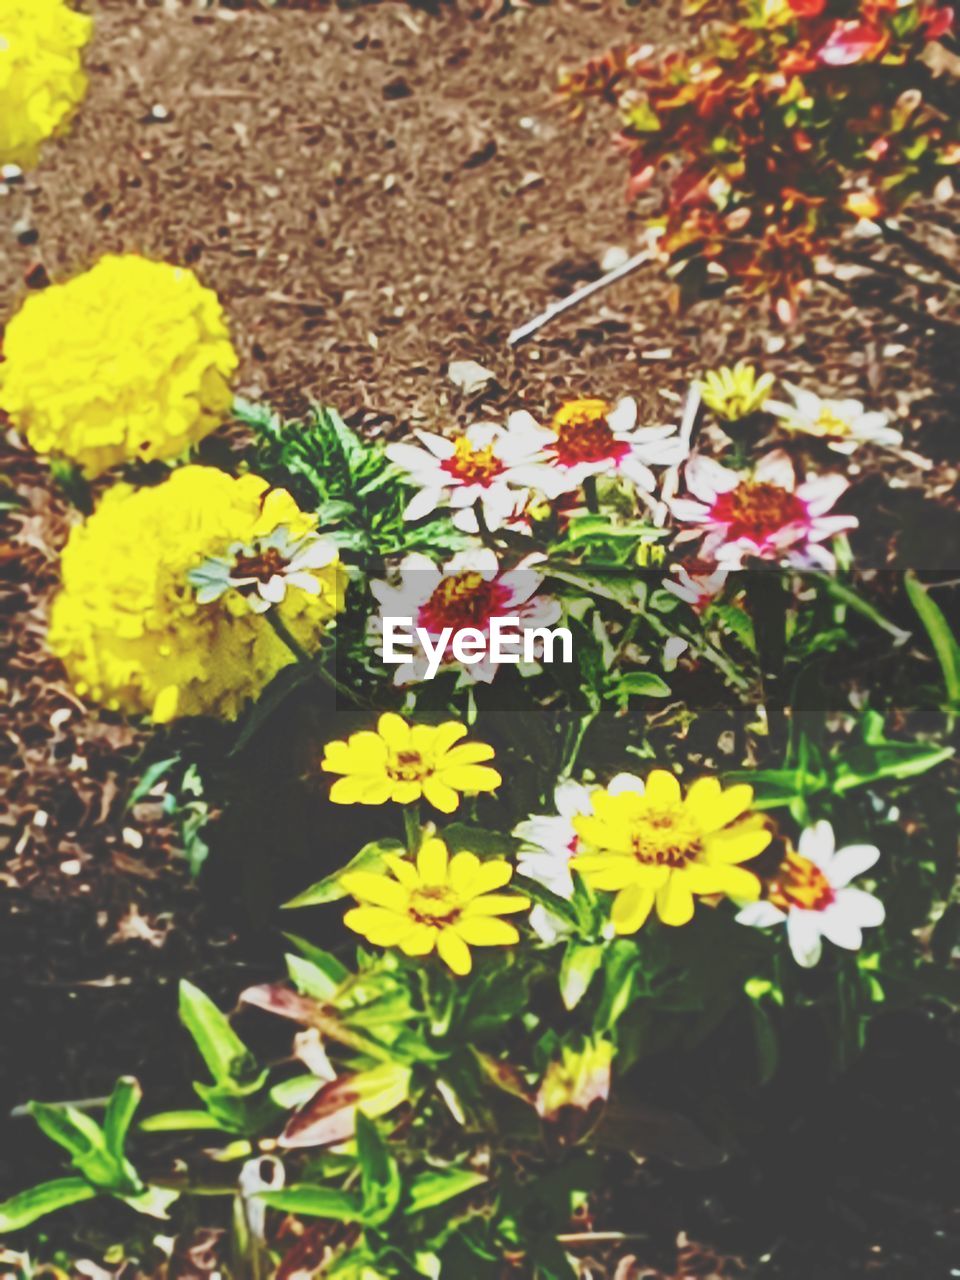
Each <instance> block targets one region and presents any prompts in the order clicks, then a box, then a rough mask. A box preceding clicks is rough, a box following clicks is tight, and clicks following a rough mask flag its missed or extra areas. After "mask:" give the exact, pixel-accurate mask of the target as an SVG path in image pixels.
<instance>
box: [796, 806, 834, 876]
mask: <svg viewBox="0 0 960 1280" xmlns="http://www.w3.org/2000/svg"><path fill="white" fill-rule="evenodd" d="M835 848H836V837H835V836H834V834H833V827H831V825H830V823H829V822H827V820H826V819H825V818H821V820H820V821H819V822H815V823H814V824H813V826H812V827H807V828H806V829H805V830H804V831H803V832H802V833H801V835H800V840H799V842H798V844H797V852H798V853H799V854H800V856H801V858H809V859H810V861H811V862H812V863H814V864H815V865H816V866H818V867H820V869H821V870H824V869H825V868H826V867H828V866H829V865H830V861H831V859H832V858H833V851H834V849H835Z"/></svg>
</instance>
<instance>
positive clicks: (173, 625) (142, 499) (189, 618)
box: [49, 467, 345, 723]
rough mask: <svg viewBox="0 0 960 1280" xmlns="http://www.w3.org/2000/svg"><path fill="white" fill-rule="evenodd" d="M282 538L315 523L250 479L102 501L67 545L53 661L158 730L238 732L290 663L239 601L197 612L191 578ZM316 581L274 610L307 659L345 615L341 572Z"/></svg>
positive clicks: (188, 480) (131, 492) (210, 479)
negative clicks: (218, 561) (213, 727)
mask: <svg viewBox="0 0 960 1280" xmlns="http://www.w3.org/2000/svg"><path fill="white" fill-rule="evenodd" d="M281 525H282V526H284V527H285V528H287V529H289V530H290V532H291V534H292V535H293V536H298V535H302V534H304V533H306V532H308V531H310V530H312V528H313V526H314V520H313V517H312V516H309V515H307V514H306V513H305V512H303V511H301V510H300V508H299V507H298V506H297V504H296V503H295V502H294V500H293V498H291V496H290V495H289V494H288V493H287V492H286V491H285V490H282V489H273V490H270V489H269V486H268V484H267V482H266V480H263V479H262V478H261V477H259V476H253V475H246V476H242V477H240V478H239V479H235V478H233V477H232V476H228V475H226V474H225V473H224V472H222V471H218V470H217V469H216V468H214V467H182V468H181V469H180V470H177V471H174V472H173V473H172V475H171V476H170V478H169V479H168V480H165V481H164V482H163V483H162V484H159V485H157V486H156V487H155V488H150V489H133V488H132V487H130V486H129V485H117V486H116V487H115V488H113V489H110V490H109V491H108V492H107V493H106V494H105V495H104V497H103V499H102V501H101V502H100V504H99V506H98V507H97V509H96V511H95V512H94V514H93V515H92V516H91V517H90V518H89V519H88V520H87V521H86V522H85V523H84V524H82V525H78V526H77V527H76V528H75V529H73V531H72V532H71V534H70V538H69V540H68V542H67V545H66V547H65V548H64V552H63V562H62V580H63V586H62V588H61V590H60V592H59V594H58V595H57V597H56V599H55V601H54V604H53V611H52V616H51V622H50V635H49V644H50V648H51V649H52V650H53V652H54V653H55V654H57V655H58V656H59V657H60V658H62V660H63V662H64V665H65V666H66V668H67V672H68V674H69V676H70V679H71V681H72V682H73V685H74V688H75V689H76V690H77V692H78V693H79V694H80V695H81V696H82V697H85V698H88V699H90V700H91V701H93V702H97V703H99V704H101V705H102V706H105V707H107V708H109V709H110V710H116V711H125V712H134V713H138V712H139V713H143V714H146V715H150V716H152V718H153V719H154V720H155V721H157V722H160V723H162V722H165V721H169V720H173V719H175V718H177V717H180V716H193V715H212V716H217V717H219V718H221V719H225V720H233V719H235V718H236V716H237V715H238V714H239V713H240V711H241V710H242V708H243V706H244V704H245V703H246V702H247V700H248V699H250V698H253V697H256V696H257V694H259V693H260V691H261V690H262V689H263V688H264V686H265V685H266V684H268V683H269V681H270V680H271V679H272V678H273V677H274V676H275V675H276V674H277V672H278V671H280V670H281V668H283V667H285V666H287V665H288V664H289V663H290V662H292V661H294V658H293V655H292V654H291V652H290V651H289V649H288V648H287V646H286V645H285V644H284V643H283V641H282V640H280V638H279V637H278V636H277V634H276V632H275V631H274V630H273V627H272V626H271V624H270V621H269V619H268V618H267V617H265V616H263V615H260V614H256V613H254V612H252V611H251V610H250V608H249V606H248V603H247V600H246V599H245V597H244V596H243V594H242V593H241V592H240V591H237V590H231V591H229V592H227V593H226V594H225V595H224V596H223V597H222V598H220V599H218V600H216V601H214V602H213V603H210V604H201V603H199V601H198V600H197V595H196V591H195V589H194V588H193V587H192V586H191V585H190V584H189V581H188V574H189V573H190V571H191V570H193V569H195V568H196V566H197V565H199V564H201V563H202V562H203V561H204V560H205V559H206V558H207V557H209V556H211V555H218V554H222V553H223V552H224V550H225V549H226V548H227V547H228V546H229V545H230V544H231V543H232V542H234V541H235V540H236V539H240V540H247V539H250V538H255V537H256V536H258V535H262V534H267V533H270V532H271V531H272V530H274V529H276V528H277V527H278V526H281ZM317 578H318V580H319V582H320V586H321V590H320V592H319V594H317V595H310V594H308V593H307V592H305V591H288V592H287V593H286V594H285V596H284V598H283V599H282V600H281V601H280V602H279V603H278V604H277V605H275V606H274V608H275V609H276V611H277V615H278V617H279V618H280V620H281V621H282V622H283V623H284V624H285V625H286V627H287V628H288V630H289V631H290V633H291V635H292V636H293V637H294V638H295V640H296V641H297V643H298V644H299V645H300V646H301V647H302V648H303V649H304V650H306V651H307V652H311V653H312V652H314V651H315V650H316V649H317V647H318V646H319V644H320V640H321V637H322V634H323V630H324V626H325V624H326V623H328V622H329V620H330V619H331V618H332V617H333V616H334V615H335V614H336V613H338V612H339V611H340V610H341V609H342V608H343V591H344V582H345V575H344V570H343V566H342V565H341V564H340V562H339V560H338V559H337V560H334V561H333V562H331V563H330V564H328V565H326V566H325V567H324V568H322V569H319V570H318V571H317Z"/></svg>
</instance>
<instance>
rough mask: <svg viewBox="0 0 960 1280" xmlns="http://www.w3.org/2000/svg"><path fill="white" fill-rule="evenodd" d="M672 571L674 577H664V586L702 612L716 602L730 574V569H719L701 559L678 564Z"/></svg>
mask: <svg viewBox="0 0 960 1280" xmlns="http://www.w3.org/2000/svg"><path fill="white" fill-rule="evenodd" d="M672 573H673V577H672V578H665V579H664V582H663V585H664V587H665V588H666V590H667V591H669V592H670V594H671V595H675V596H676V597H677V599H678V600H682V601H683V602H684V604H688V605H690V607H691V609H696V611H697V613H702V612H703V610H704V609H706V608H708V607H709V606H710V605H711V604H712V603H713V602H714V600H715V599H716V598H717V596H718V595H719V594H720V592H721V591H722V590H723V588H724V587H725V586H726V583H727V578H728V577H729V576H730V570H729V569H718V568H717V567H716V565H714V564H709V563H704V562H703V561H699V560H694V561H691V562H690V563H689V564H687V565H682V564H676V565H674V566H673V569H672Z"/></svg>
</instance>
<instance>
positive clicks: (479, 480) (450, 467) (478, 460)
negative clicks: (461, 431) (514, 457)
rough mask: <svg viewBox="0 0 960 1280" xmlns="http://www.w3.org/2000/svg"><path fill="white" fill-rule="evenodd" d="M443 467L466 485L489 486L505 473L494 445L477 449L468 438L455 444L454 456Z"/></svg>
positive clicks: (464, 437) (461, 437) (444, 462)
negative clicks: (495, 478)
mask: <svg viewBox="0 0 960 1280" xmlns="http://www.w3.org/2000/svg"><path fill="white" fill-rule="evenodd" d="M441 466H442V468H443V470H444V471H447V472H449V473H450V475H452V476H456V477H457V479H458V480H463V481H464V482H465V483H466V484H489V483H490V481H491V480H493V479H494V477H496V476H498V475H500V474H501V472H502V471H503V463H502V462H501V461H500V459H499V458H498V457H497V456H496V454H495V453H494V451H493V445H492V444H488V445H487V447H486V448H485V449H475V448H474V447H473V445H472V444H471V443H470V441H469V440H468V439H467V437H466V436H460V437H459V439H457V440H456V441H455V442H454V446H453V454H452V455H451V457H449V458H446V459H445V460H444V461H443V462H442V463H441Z"/></svg>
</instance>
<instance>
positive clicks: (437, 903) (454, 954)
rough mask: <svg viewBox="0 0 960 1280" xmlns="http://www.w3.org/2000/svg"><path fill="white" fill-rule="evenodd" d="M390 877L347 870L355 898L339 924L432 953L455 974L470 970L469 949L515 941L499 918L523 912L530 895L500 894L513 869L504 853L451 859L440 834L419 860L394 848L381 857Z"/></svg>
mask: <svg viewBox="0 0 960 1280" xmlns="http://www.w3.org/2000/svg"><path fill="white" fill-rule="evenodd" d="M384 860H385V862H386V864H387V866H388V867H389V869H390V870H391V871H392V872H393V876H389V875H377V874H375V873H374V872H371V871H348V872H346V873H345V874H344V875H343V876H341V878H340V883H341V884H342V885H343V887H344V888H345V889H346V891H347V892H348V893H351V894H353V896H354V897H355V898H356V899H357V901H358V902H359V903H360V906H358V907H353V908H352V909H351V910H350V911H348V912H347V914H346V915H345V916H344V918H343V919H344V924H346V926H347V927H348V928H349V929H353V930H354V932H355V933H359V934H362V935H363V937H365V938H366V939H367V941H368V942H372V943H373V945H374V946H376V947H399V948H400V950H401V951H402V952H403V953H404V955H408V956H427V955H430V954H431V953H432V952H434V951H436V952H437V954H438V955H439V956H440V959H441V960H442V961H443V962H444V964H446V965H447V966H448V967H449V968H450V969H452V970H453V972H454V973H457V974H465V973H469V972H470V969H471V968H472V965H473V961H472V958H471V955H470V948H471V947H509V946H511V945H512V944H513V943H515V942H518V941H519V940H520V935H519V933H518V932H517V930H516V929H515V928H514V926H513V925H512V924H510V923H508V922H507V921H506V920H501V919H499V917H500V916H505V915H511V914H512V913H514V912H516V911H526V910H527V908H528V907H529V906H530V899H529V898H524V897H522V896H521V895H520V894H514V893H497V892H496V890H497V889H501V888H503V886H504V885H505V884H508V883H509V881H510V878H511V876H512V875H513V867H512V866H511V865H510V863H509V862H505V861H504V860H503V859H502V858H490V859H487V860H486V861H484V862H481V860H480V859H479V858H478V857H477V855H476V854H475V853H469V852H467V851H466V850H464V851H462V852H461V853H455V854H454V855H453V857H452V858H451V857H450V855H449V852H448V850H447V846H446V845H445V844H444V842H443V841H442V840H441V839H440V838H439V837H438V836H431V837H428V838H427V839H426V840H424V842H423V845H422V846H421V848H420V852H419V853H418V854H417V858H416V862H414V861H413V860H412V859H410V858H401V857H398V856H397V855H396V854H386V855H385V858H384Z"/></svg>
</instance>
